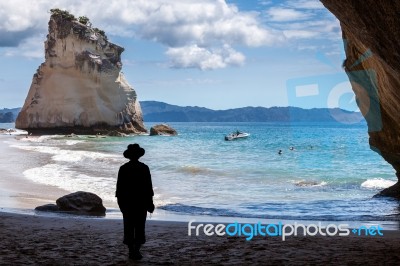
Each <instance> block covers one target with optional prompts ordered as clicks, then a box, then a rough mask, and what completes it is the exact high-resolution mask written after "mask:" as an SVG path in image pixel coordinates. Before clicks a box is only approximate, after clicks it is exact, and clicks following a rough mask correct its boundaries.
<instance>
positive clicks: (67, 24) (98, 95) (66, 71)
mask: <svg viewBox="0 0 400 266" xmlns="http://www.w3.org/2000/svg"><path fill="white" fill-rule="evenodd" d="M52 12H53V13H52V15H51V17H50V21H49V33H48V35H47V40H46V42H45V59H46V60H45V62H44V63H42V64H41V65H40V66H39V68H38V70H37V72H36V74H34V76H33V79H32V84H31V87H30V89H29V92H28V96H27V98H26V100H25V103H24V106H23V107H22V110H21V112H20V113H19V115H18V117H17V119H16V128H19V129H24V130H27V131H28V132H31V133H36V132H37V133H39V134H48V133H49V134H53V133H67V134H69V133H72V132H74V133H76V134H96V133H99V132H101V133H103V134H104V133H107V132H108V131H113V130H117V131H118V132H121V133H128V134H129V133H143V132H146V129H145V127H144V125H143V118H142V111H141V108H140V104H139V101H138V100H137V95H136V92H135V91H134V90H133V88H132V87H131V86H130V85H129V84H128V82H127V81H126V79H125V77H124V75H123V73H122V72H121V68H122V63H121V53H122V52H123V51H124V48H122V47H120V46H118V45H116V44H113V43H111V42H109V41H108V40H107V37H106V35H105V34H104V32H102V31H100V30H98V29H94V28H92V27H91V25H90V23H88V22H87V24H82V23H81V22H79V21H78V20H76V19H75V18H74V17H73V16H72V15H70V14H69V13H68V12H66V11H60V10H58V11H57V12H56V11H53V10H52Z"/></svg>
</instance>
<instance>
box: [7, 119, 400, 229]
mask: <svg viewBox="0 0 400 266" xmlns="http://www.w3.org/2000/svg"><path fill="white" fill-rule="evenodd" d="M170 125H171V126H173V127H174V128H175V129H176V130H177V131H178V133H179V135H178V136H176V137H166V136H132V137H125V138H118V137H106V138H89V137H88V136H79V137H73V138H68V137H64V136H42V137H39V138H27V139H25V138H23V139H21V140H19V141H17V142H12V143H10V145H12V146H13V147H15V148H18V149H20V150H24V151H30V152H34V153H35V152H36V153H41V154H47V155H48V160H46V161H43V163H41V164H40V165H37V166H36V167H33V168H30V169H27V170H26V171H25V172H24V173H23V174H24V177H25V178H27V179H29V180H31V181H33V182H38V183H44V184H48V185H52V186H56V187H60V188H63V189H66V190H68V191H71V192H74V191H78V190H85V191H91V192H94V193H96V194H98V195H99V196H101V197H102V198H103V199H104V200H107V201H112V202H116V199H115V197H114V193H115V184H116V178H117V172H118V168H119V166H120V165H122V164H123V163H124V162H126V159H125V158H123V156H122V152H123V151H124V150H125V149H126V146H127V145H128V144H130V143H139V144H140V145H141V146H142V147H143V148H145V150H146V154H145V155H144V156H143V157H142V159H141V161H143V162H144V163H146V164H148V165H149V167H150V170H151V174H152V179H153V186H154V190H155V194H156V196H155V204H156V206H157V208H159V209H163V210H166V211H169V212H172V213H174V214H184V215H210V216H226V217H247V218H262V219H292V220H301V219H304V220H322V221H323V220H329V221H331V220H348V221H382V220H387V221H391V220H398V219H399V212H400V207H399V206H400V205H399V203H398V202H397V201H394V200H389V199H377V198H372V197H373V195H375V194H376V193H377V192H379V191H380V190H381V189H382V188H385V187H388V186H390V185H392V184H394V183H395V181H396V178H395V173H394V170H393V169H392V167H391V166H390V165H389V164H387V163H386V162H385V161H384V160H383V159H382V158H381V157H380V156H379V155H378V154H376V153H375V152H373V151H371V150H370V148H369V145H368V134H367V128H366V125H365V124H363V123H361V124H355V125H344V124H339V123H170ZM146 126H147V127H148V128H150V126H152V123H147V124H146ZM235 130H241V131H244V132H248V133H250V134H251V135H250V137H249V138H247V139H242V140H236V141H224V135H225V134H227V133H230V132H232V131H235ZM290 147H294V150H293V151H292V150H290V149H289V148H290ZM279 149H281V150H282V154H281V155H279V154H278V153H277V151H278V150H279Z"/></svg>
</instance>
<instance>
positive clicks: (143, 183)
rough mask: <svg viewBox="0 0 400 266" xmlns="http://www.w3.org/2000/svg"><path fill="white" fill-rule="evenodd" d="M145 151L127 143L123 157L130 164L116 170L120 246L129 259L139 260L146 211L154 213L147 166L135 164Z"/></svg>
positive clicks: (143, 238)
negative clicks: (121, 227) (124, 247)
mask: <svg viewBox="0 0 400 266" xmlns="http://www.w3.org/2000/svg"><path fill="white" fill-rule="evenodd" d="M144 153H145V151H144V149H143V148H141V147H140V146H139V144H130V145H128V149H127V150H126V151H124V153H123V154H124V157H125V158H128V159H129V160H130V161H129V162H128V163H126V164H124V165H122V166H121V167H120V168H119V172H118V180H117V190H116V193H115V196H116V197H117V199H118V205H119V208H120V209H121V212H122V216H123V218H124V244H125V245H127V246H128V247H129V258H130V259H136V260H138V259H141V258H142V254H140V247H141V245H142V244H144V243H145V242H146V237H145V224H146V216H147V211H149V212H150V213H152V212H153V211H154V204H153V196H154V192H153V185H152V182H151V175H150V170H149V167H148V166H147V165H145V164H144V163H141V162H139V161H138V160H139V158H140V157H142V156H143V155H144Z"/></svg>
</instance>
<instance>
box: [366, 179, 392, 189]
mask: <svg viewBox="0 0 400 266" xmlns="http://www.w3.org/2000/svg"><path fill="white" fill-rule="evenodd" d="M395 183H396V181H393V180H387V179H383V178H373V179H368V180H367V181H365V182H363V183H362V184H361V187H363V188H380V189H382V188H387V187H390V186H392V185H394V184H395Z"/></svg>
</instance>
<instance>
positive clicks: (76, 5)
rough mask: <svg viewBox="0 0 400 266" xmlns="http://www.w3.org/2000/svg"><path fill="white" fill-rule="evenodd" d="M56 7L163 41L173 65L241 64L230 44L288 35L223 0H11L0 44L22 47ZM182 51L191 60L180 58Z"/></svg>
mask: <svg viewBox="0 0 400 266" xmlns="http://www.w3.org/2000/svg"><path fill="white" fill-rule="evenodd" d="M21 6H24V8H20V7H21ZM55 7H58V8H61V9H67V10H69V11H70V12H71V13H73V14H75V15H76V16H80V15H86V16H88V17H89V18H90V19H91V21H92V22H93V24H94V25H96V26H98V27H101V28H103V29H105V30H106V32H107V33H108V35H111V36H112V35H120V36H125V37H126V36H130V37H136V38H143V39H146V40H153V41H156V42H159V43H161V44H163V45H165V46H166V47H167V52H166V53H167V55H168V56H169V57H170V58H171V60H172V62H173V64H172V65H173V66H174V67H179V66H186V65H187V66H188V67H199V68H201V69H213V68H215V67H211V66H209V64H210V62H214V63H217V65H218V66H223V67H226V66H229V65H239V64H241V63H242V62H243V61H244V55H243V54H241V53H239V52H237V51H235V50H233V48H231V47H233V46H249V47H259V46H268V45H274V44H276V43H280V42H282V41H284V39H285V36H284V34H283V33H282V32H280V31H276V30H273V29H271V28H268V27H267V26H265V25H262V24H261V23H260V22H259V20H258V19H257V14H255V13H254V12H253V13H250V12H241V11H239V10H238V8H237V7H236V6H235V5H230V4H227V3H226V2H225V1H224V0H217V1H215V0H176V1H170V0H152V1H148V0H135V1H131V0H86V1H81V0H70V1H62V0H41V1H24V0H13V1H1V2H0V17H1V18H2V20H1V21H0V35H1V36H4V37H2V41H0V46H3V47H5V46H18V45H19V47H20V48H21V45H23V41H24V40H27V39H29V38H31V37H33V36H37V34H38V33H42V34H43V33H45V32H46V29H47V21H48V17H49V14H48V12H46V11H48V10H50V9H51V8H55ZM228 46H229V49H228V48H227V47H228ZM183 54H185V55H186V56H188V57H189V58H188V59H187V60H189V61H190V63H189V62H185V61H184V60H182V56H181V55H183ZM175 55H176V56H177V57H176V58H174V56H175ZM201 59H203V60H205V61H204V62H202V61H199V60H201ZM178 62H179V63H178ZM196 62H197V63H196Z"/></svg>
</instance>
